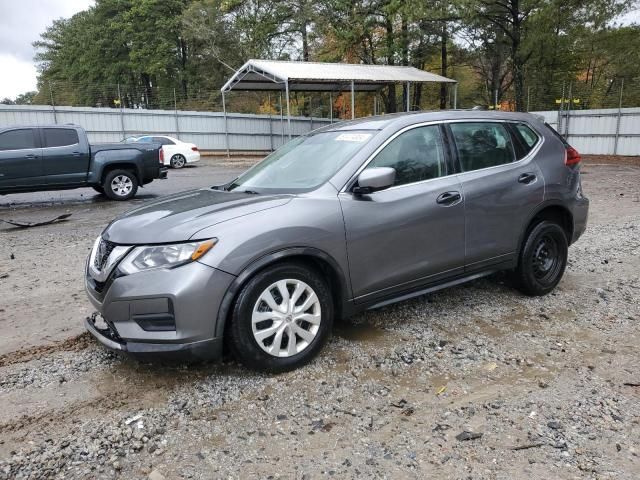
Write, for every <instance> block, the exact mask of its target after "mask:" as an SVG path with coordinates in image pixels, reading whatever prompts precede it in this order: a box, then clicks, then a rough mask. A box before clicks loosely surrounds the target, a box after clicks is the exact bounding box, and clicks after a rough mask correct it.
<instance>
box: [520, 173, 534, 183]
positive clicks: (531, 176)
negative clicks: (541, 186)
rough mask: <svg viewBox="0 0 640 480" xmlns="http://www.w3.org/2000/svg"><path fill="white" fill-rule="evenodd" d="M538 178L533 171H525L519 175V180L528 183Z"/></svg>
mask: <svg viewBox="0 0 640 480" xmlns="http://www.w3.org/2000/svg"><path fill="white" fill-rule="evenodd" d="M536 178H537V177H536V176H535V175H534V174H533V173H523V174H522V175H520V176H519V177H518V182H519V183H524V184H526V185H528V184H530V183H533V182H534V181H535V180H536Z"/></svg>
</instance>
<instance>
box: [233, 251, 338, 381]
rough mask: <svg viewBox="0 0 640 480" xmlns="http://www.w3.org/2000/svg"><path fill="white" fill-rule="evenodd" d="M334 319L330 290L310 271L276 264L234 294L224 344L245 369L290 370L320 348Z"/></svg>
mask: <svg viewBox="0 0 640 480" xmlns="http://www.w3.org/2000/svg"><path fill="white" fill-rule="evenodd" d="M333 315H334V312H333V301H332V297H331V294H330V291H329V288H328V286H327V284H326V282H325V281H324V279H323V278H322V277H321V276H320V275H319V274H318V273H317V272H316V271H315V270H312V269H310V268H307V267H306V266H304V265H301V264H297V263H286V264H280V265H275V266H273V267H269V268H267V269H265V270H263V271H261V272H259V273H258V274H256V276H255V277H253V278H252V279H251V280H250V281H249V282H248V283H247V284H246V285H245V286H244V287H243V289H242V291H241V292H240V294H239V295H238V298H237V300H236V304H235V307H234V310H233V313H232V318H231V325H230V327H229V344H230V347H231V350H232V351H233V353H234V355H235V357H236V358H237V359H238V360H240V361H241V362H242V363H243V364H244V365H246V366H247V367H249V368H252V369H254V370H261V371H270V372H284V371H288V370H293V369H294V368H297V367H300V366H302V365H305V364H306V363H308V362H309V361H311V360H312V359H313V358H314V357H315V356H316V355H317V354H318V352H319V351H320V350H321V349H322V346H323V345H324V344H325V342H326V341H327V339H328V338H329V335H330V332H331V326H332V323H333Z"/></svg>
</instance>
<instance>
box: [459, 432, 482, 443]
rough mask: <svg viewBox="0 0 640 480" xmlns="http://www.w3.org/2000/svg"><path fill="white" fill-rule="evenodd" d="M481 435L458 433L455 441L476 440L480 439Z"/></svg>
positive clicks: (476, 433)
mask: <svg viewBox="0 0 640 480" xmlns="http://www.w3.org/2000/svg"><path fill="white" fill-rule="evenodd" d="M482 435H483V434H482V433H478V432H469V431H467V430H465V431H464V432H460V433H459V434H458V435H456V439H457V440H460V441H461V442H464V441H466V440H476V439H478V438H482Z"/></svg>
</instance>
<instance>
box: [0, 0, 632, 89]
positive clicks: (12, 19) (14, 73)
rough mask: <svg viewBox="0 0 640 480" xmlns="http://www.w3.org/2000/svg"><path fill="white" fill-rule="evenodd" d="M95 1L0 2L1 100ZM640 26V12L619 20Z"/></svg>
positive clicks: (32, 76) (28, 83)
mask: <svg viewBox="0 0 640 480" xmlns="http://www.w3.org/2000/svg"><path fill="white" fill-rule="evenodd" d="M93 2H94V0H0V72H2V75H0V99H2V98H5V97H9V98H15V97H16V96H17V95H19V94H20V93H25V92H28V91H32V90H35V89H36V75H37V71H36V67H35V64H34V62H33V56H34V54H35V51H34V48H33V46H32V45H31V44H32V43H33V42H34V41H36V40H38V39H39V38H40V34H41V33H42V32H44V31H45V29H46V28H47V27H48V26H49V25H51V23H53V21H54V20H55V19H58V18H61V17H62V18H68V17H70V16H72V15H73V14H75V13H77V12H79V11H81V10H85V9H86V8H88V7H89V6H90V5H92V4H93ZM621 23H623V24H630V23H640V10H635V11H632V12H630V13H628V14H627V15H625V16H624V17H623V18H622V19H621Z"/></svg>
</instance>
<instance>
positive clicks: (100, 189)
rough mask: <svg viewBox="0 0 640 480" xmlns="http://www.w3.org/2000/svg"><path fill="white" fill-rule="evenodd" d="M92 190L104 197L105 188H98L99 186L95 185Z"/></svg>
mask: <svg viewBox="0 0 640 480" xmlns="http://www.w3.org/2000/svg"><path fill="white" fill-rule="evenodd" d="M91 188H93V189H94V190H95V191H96V192H98V193H99V194H101V195H104V188H102V187H100V186H98V185H94V186H92V187H91Z"/></svg>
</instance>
